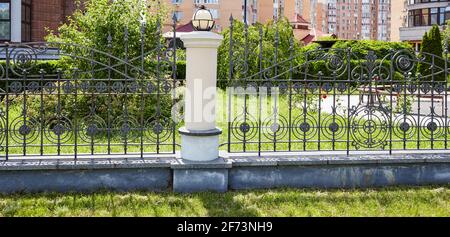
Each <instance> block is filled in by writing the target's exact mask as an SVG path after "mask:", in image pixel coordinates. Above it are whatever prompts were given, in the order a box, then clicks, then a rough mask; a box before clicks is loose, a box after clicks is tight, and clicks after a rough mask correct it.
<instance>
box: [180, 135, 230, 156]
mask: <svg viewBox="0 0 450 237" xmlns="http://www.w3.org/2000/svg"><path fill="white" fill-rule="evenodd" d="M179 132H180V135H181V158H183V159H185V160H190V161H213V160H216V159H217V158H219V135H220V134H222V130H220V129H218V128H216V129H211V130H205V131H193V130H187V129H186V128H184V127H183V128H180V129H179Z"/></svg>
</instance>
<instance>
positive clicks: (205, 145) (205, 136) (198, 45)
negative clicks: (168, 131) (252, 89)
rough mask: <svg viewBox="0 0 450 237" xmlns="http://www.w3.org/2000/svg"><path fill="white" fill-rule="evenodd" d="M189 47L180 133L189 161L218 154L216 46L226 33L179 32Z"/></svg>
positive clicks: (214, 156) (187, 49) (182, 154)
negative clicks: (182, 121) (183, 120)
mask: <svg viewBox="0 0 450 237" xmlns="http://www.w3.org/2000/svg"><path fill="white" fill-rule="evenodd" d="M180 38H181V40H182V41H183V43H184V47H185V48H186V96H185V110H184V111H185V127H183V128H181V129H180V130H179V132H180V134H181V157H182V158H183V159H185V160H189V161H212V160H215V159H217V158H219V135H220V134H221V133H222V131H221V130H220V129H218V128H217V127H216V118H215V113H216V111H215V110H216V108H215V105H216V93H217V87H216V85H217V48H218V47H219V45H220V43H221V41H222V40H223V37H222V36H221V35H219V34H216V33H212V32H205V31H194V32H191V33H188V34H184V35H181V36H180Z"/></svg>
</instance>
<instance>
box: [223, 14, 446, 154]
mask: <svg viewBox="0 0 450 237" xmlns="http://www.w3.org/2000/svg"><path fill="white" fill-rule="evenodd" d="M231 22H232V24H231V28H230V31H229V32H227V35H226V36H225V37H226V40H227V43H226V44H227V45H226V46H228V47H229V52H228V55H227V57H228V58H227V60H228V62H229V71H228V78H225V79H222V80H221V81H220V83H219V85H221V89H223V90H224V91H225V90H227V91H228V93H227V95H226V96H224V98H227V106H228V108H227V112H226V113H227V121H226V122H224V123H222V124H221V125H222V127H224V131H227V132H225V134H224V136H223V137H222V141H223V144H222V146H223V147H226V148H227V150H228V151H229V152H257V153H259V154H261V153H262V152H274V151H301V152H305V151H311V152H316V151H336V153H339V152H342V153H347V154H349V153H351V152H353V151H385V152H387V153H392V152H393V151H397V150H445V149H447V148H448V134H449V131H450V130H449V122H450V120H449V117H448V83H447V81H448V74H449V70H448V58H447V56H446V55H447V53H448V52H447V50H446V49H447V45H446V46H445V51H444V55H445V56H444V57H443V56H441V55H429V54H424V55H418V54H416V53H415V52H413V51H412V50H408V49H402V50H390V51H389V52H388V53H386V54H384V55H381V56H380V55H376V53H375V52H370V51H369V52H367V54H366V55H358V54H356V53H354V52H352V49H351V48H348V49H334V48H329V49H323V48H318V49H315V50H311V51H299V50H298V46H297V45H296V44H295V40H294V39H285V38H284V39H282V38H281V37H280V34H281V32H280V31H279V29H278V26H277V25H276V24H275V25H274V26H273V27H274V29H273V31H274V33H272V32H269V31H264V32H263V30H262V29H259V33H255V30H254V28H253V29H252V30H253V31H252V32H249V31H250V27H249V26H247V25H244V26H243V29H241V28H239V29H235V27H236V26H234V25H233V20H232V19H231ZM234 24H235V23H234ZM239 27H242V26H239ZM256 34H258V35H257V36H255V35H256ZM255 38H256V39H255ZM267 41H269V43H267ZM282 45H283V46H286V45H288V49H289V50H288V51H283V52H280V51H282V49H281V46H282ZM285 48H286V47H285ZM224 61H226V60H224ZM225 128H227V129H225Z"/></svg>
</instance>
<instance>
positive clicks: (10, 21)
mask: <svg viewBox="0 0 450 237" xmlns="http://www.w3.org/2000/svg"><path fill="white" fill-rule="evenodd" d="M75 7H76V6H75V3H74V0H0V41H1V42H6V41H10V42H29V41H42V40H44V37H45V36H46V35H47V32H46V30H45V29H46V28H48V29H51V30H55V29H57V28H58V26H59V25H60V24H61V22H63V21H64V20H65V19H66V17H67V16H68V15H71V14H72V13H73V11H74V10H75Z"/></svg>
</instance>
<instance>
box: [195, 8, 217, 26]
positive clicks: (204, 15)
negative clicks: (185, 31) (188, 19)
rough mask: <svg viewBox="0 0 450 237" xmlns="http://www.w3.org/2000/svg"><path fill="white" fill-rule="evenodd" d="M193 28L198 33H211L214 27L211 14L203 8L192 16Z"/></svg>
mask: <svg viewBox="0 0 450 237" xmlns="http://www.w3.org/2000/svg"><path fill="white" fill-rule="evenodd" d="M192 26H193V27H194V29H195V30H197V31H210V30H211V29H212V28H213V26H214V20H213V16H212V14H211V12H210V11H208V10H206V9H205V7H203V6H202V7H201V8H200V9H199V10H197V11H196V12H195V13H194V15H193V16H192Z"/></svg>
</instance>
